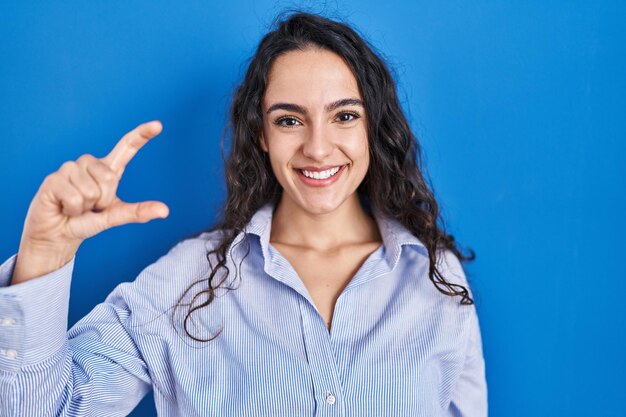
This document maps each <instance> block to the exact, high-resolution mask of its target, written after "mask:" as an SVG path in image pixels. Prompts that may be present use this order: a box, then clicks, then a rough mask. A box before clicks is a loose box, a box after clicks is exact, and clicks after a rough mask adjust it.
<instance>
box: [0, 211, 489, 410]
mask: <svg viewBox="0 0 626 417" xmlns="http://www.w3.org/2000/svg"><path fill="white" fill-rule="evenodd" d="M271 220H272V207H270V206H265V207H264V208H262V209H261V210H259V211H258V212H257V213H256V214H255V215H254V216H253V218H252V219H251V221H250V223H249V225H248V226H247V228H246V230H247V234H241V235H239V236H238V237H237V238H236V240H235V242H240V243H241V244H237V245H232V247H231V250H230V253H229V256H228V266H229V269H230V271H231V274H230V275H229V277H228V279H227V282H226V285H229V286H232V287H236V289H235V290H234V291H226V290H218V291H217V295H218V297H217V298H216V299H215V300H214V301H213V302H212V303H211V304H210V305H209V307H206V308H203V309H201V310H198V311H197V312H196V313H195V314H194V315H193V316H192V317H193V322H192V323H191V322H190V323H189V324H190V330H191V332H192V334H194V335H196V336H201V337H204V338H206V337H209V336H212V335H214V334H215V333H216V332H217V331H219V330H220V329H221V333H220V334H219V336H218V337H217V339H215V340H213V341H212V342H209V343H201V342H195V341H193V340H192V339H190V338H189V337H187V335H186V334H185V332H184V330H183V329H182V328H181V326H180V318H181V317H184V313H186V308H185V307H183V308H182V309H179V313H178V314H177V315H176V316H177V317H178V319H177V320H175V323H176V325H173V324H172V321H171V319H172V317H171V307H172V306H173V305H175V304H176V302H177V301H178V298H179V297H180V295H181V294H182V293H183V291H184V290H185V289H186V288H187V287H188V286H189V285H190V284H192V283H194V282H197V281H198V280H200V279H202V278H206V277H208V274H209V271H210V267H209V264H208V262H207V259H206V253H207V250H208V249H210V248H212V247H214V245H215V244H216V243H217V241H218V238H219V232H212V233H203V234H201V235H200V236H198V237H196V238H192V239H186V240H184V241H182V242H180V243H178V244H177V245H175V246H174V247H173V248H172V249H171V250H170V251H169V252H168V253H167V254H166V255H164V256H162V257H161V258H159V259H158V260H157V261H156V262H155V263H153V264H152V265H150V266H148V267H147V268H145V269H144V270H143V271H142V272H141V273H140V274H139V276H138V277H137V278H136V279H135V280H134V281H133V282H125V283H122V284H119V285H118V286H117V287H116V288H115V289H114V290H113V291H112V292H111V294H109V295H108V297H107V298H106V299H105V301H104V302H103V303H101V304H98V305H97V306H96V307H95V308H94V309H93V310H92V311H91V312H90V313H89V314H88V315H87V316H85V317H84V318H83V319H81V320H80V321H79V322H77V323H76V324H75V325H74V326H73V327H72V328H71V329H70V330H69V331H67V313H68V304H69V289H70V282H71V277H72V270H73V265H74V259H72V260H71V261H70V262H69V263H67V264H66V265H64V266H63V267H61V268H60V269H58V270H56V271H53V272H50V273H48V274H46V275H44V276H42V277H39V278H37V279H33V280H30V281H27V282H24V283H21V284H17V285H13V286H7V285H8V283H9V281H10V277H11V274H12V272H13V267H14V263H15V255H14V256H13V257H11V258H10V259H8V260H7V261H5V262H4V263H3V264H2V266H0V287H1V288H0V416H2V417H16V416H20V417H21V416H37V417H41V416H107V417H108V416H125V415H127V414H128V413H130V412H131V410H132V409H133V408H134V407H135V406H136V405H137V403H138V402H139V401H140V400H141V399H142V398H143V397H144V396H145V395H146V394H147V393H148V392H150V390H151V389H152V390H153V391H154V401H155V405H156V409H157V411H158V415H159V416H186V417H189V416H255V417H256V416H328V417H331V416H346V417H347V416H364V417H365V416H372V417H381V416H397V417H402V416H407V417H409V416H410V417H417V416H423V417H437V416H463V417H470V416H471V417H482V416H486V415H487V387H486V381H485V368H484V366H485V365H484V360H483V355H482V345H481V337H480V330H479V325H478V318H477V315H476V310H475V308H474V306H462V305H460V304H459V298H458V297H456V298H452V297H449V296H445V295H443V294H441V293H440V292H439V291H437V290H436V288H435V287H434V285H433V284H432V283H431V281H430V280H429V279H428V257H427V252H426V249H425V247H424V246H423V244H422V243H421V242H420V241H419V240H418V239H417V238H416V237H415V236H413V235H412V234H411V233H410V232H409V231H408V230H407V229H405V228H404V227H403V226H401V225H400V224H399V223H397V222H395V221H393V220H390V219H387V218H383V217H381V216H378V215H377V216H376V221H377V223H378V226H379V229H380V232H381V236H382V239H383V244H382V245H381V246H380V247H379V248H378V249H377V250H376V251H375V252H373V253H372V254H371V255H370V256H369V257H368V258H367V260H366V261H365V262H364V264H363V265H362V266H361V268H360V269H359V270H358V272H357V273H356V274H355V276H354V277H353V278H352V280H351V281H350V282H349V284H348V285H347V286H346V288H345V289H344V290H343V292H342V293H341V295H340V296H339V298H338V300H337V302H336V305H335V310H334V314H333V319H332V326H331V330H330V331H329V330H328V327H327V326H326V323H325V322H324V319H323V318H322V316H321V315H320V314H319V312H318V310H317V309H316V307H315V304H314V303H313V300H312V298H311V296H310V295H309V293H308V292H307V290H306V287H305V286H304V284H303V283H302V281H301V280H300V278H299V277H298V276H297V274H296V272H295V271H294V269H293V268H292V267H291V265H290V264H289V263H288V262H287V260H286V259H285V258H284V257H283V256H281V254H280V253H279V252H278V251H277V250H275V249H274V248H273V247H272V245H271V244H270V243H269V237H270V229H271ZM247 249H249V253H248V256H247V257H245V259H244V260H243V261H242V258H243V255H244V254H245V253H246V252H247ZM440 259H441V263H440V266H441V270H442V272H443V274H444V276H446V278H447V279H448V280H449V281H451V282H455V283H459V284H463V285H467V282H466V280H465V275H464V273H463V270H462V268H461V265H460V263H459V262H458V260H457V258H456V257H454V255H452V254H451V253H449V252H446V253H444V254H443V256H442V257H441V258H440ZM235 264H236V265H237V267H238V268H239V267H240V270H239V272H238V274H236V275H235V274H234V273H233V271H235ZM205 285H206V282H205ZM200 288H201V287H200V286H196V287H195V288H194V290H193V291H191V292H190V294H192V293H196V292H197V291H199V290H200ZM187 301H189V299H187ZM198 301H203V300H198Z"/></svg>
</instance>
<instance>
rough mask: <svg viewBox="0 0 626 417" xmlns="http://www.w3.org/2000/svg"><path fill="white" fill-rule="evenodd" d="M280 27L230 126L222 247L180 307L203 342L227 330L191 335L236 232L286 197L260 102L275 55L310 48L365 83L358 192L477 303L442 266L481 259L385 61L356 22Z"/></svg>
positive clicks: (451, 290) (253, 68) (253, 69)
mask: <svg viewBox="0 0 626 417" xmlns="http://www.w3.org/2000/svg"><path fill="white" fill-rule="evenodd" d="M274 27H275V29H274V30H273V31H271V32H269V33H267V34H266V35H265V36H264V37H263V39H262V40H261V42H260V44H259V46H258V48H257V50H256V53H255V54H254V56H253V57H252V60H251V61H250V64H249V66H248V69H247V72H246V74H245V77H244V79H243V81H242V83H241V84H240V85H239V87H238V88H237V90H236V91H235V93H234V96H233V100H232V104H231V107H230V116H229V123H228V126H227V128H228V131H229V132H228V133H230V136H231V138H232V139H231V143H230V151H229V152H228V155H227V157H226V160H225V176H226V185H227V199H226V202H225V204H224V207H223V209H222V213H221V219H220V220H219V221H218V222H217V223H216V224H215V225H214V226H213V227H212V228H210V229H209V230H210V231H212V230H220V231H221V232H222V233H221V235H220V240H219V242H218V244H217V245H216V246H215V247H214V248H213V249H212V250H210V251H209V252H208V253H207V255H206V256H207V260H208V262H209V265H210V266H211V272H210V274H209V276H208V277H206V278H204V279H202V280H201V281H198V282H196V283H194V284H192V285H191V286H190V287H189V288H187V290H186V291H185V292H184V293H183V295H182V296H181V297H180V299H179V301H178V304H177V305H176V308H178V307H182V306H186V307H189V309H188V310H187V313H186V316H185V318H184V320H183V327H184V329H185V332H186V333H187V335H188V336H189V337H191V338H192V339H194V340H196V341H199V342H207V341H211V340H213V339H214V338H215V337H217V336H218V335H219V333H220V332H218V333H217V334H216V335H214V336H213V337H210V338H208V339H202V338H197V337H195V336H193V335H192V334H191V333H190V332H189V329H188V323H189V320H190V319H191V317H192V314H193V313H194V312H195V311H196V310H199V309H202V308H204V307H207V306H208V305H209V304H211V302H212V301H213V300H214V299H215V295H216V293H215V291H216V289H217V288H220V285H221V284H223V283H224V282H225V281H226V277H227V276H228V274H229V273H231V271H230V270H229V268H228V266H227V262H226V258H227V253H228V251H229V248H230V247H231V245H232V244H233V241H234V239H235V237H236V236H237V235H239V234H240V233H242V232H243V233H245V226H246V224H247V223H248V222H249V221H250V219H251V218H252V215H253V214H254V213H255V212H256V211H257V210H258V209H259V208H261V207H262V206H263V205H265V204H266V203H270V202H271V203H274V204H277V203H278V201H279V199H280V196H281V192H282V189H281V187H280V185H279V184H278V181H277V180H276V177H275V176H274V173H273V171H272V168H271V165H270V162H269V158H268V156H267V153H265V152H263V151H262V149H261V147H260V145H259V137H260V135H261V133H262V131H263V116H262V110H261V104H262V100H263V95H264V93H265V89H266V87H267V77H268V73H269V71H270V67H271V66H272V63H273V62H274V60H275V59H276V58H277V57H278V56H280V55H283V54H285V53H288V52H289V51H294V50H304V49H307V48H310V47H316V48H322V49H325V50H328V51H332V52H334V53H336V54H338V55H339V56H341V57H343V59H344V61H345V62H346V64H347V65H348V66H349V67H350V69H351V70H352V73H353V75H354V76H355V78H356V80H357V83H358V86H359V88H360V92H361V96H362V98H363V102H364V106H365V114H366V117H367V129H368V132H367V133H368V141H369V150H370V165H369V170H368V172H367V174H366V176H365V179H364V180H363V183H362V184H361V185H360V186H359V188H358V191H357V192H358V193H359V197H360V198H361V200H362V201H364V202H365V203H366V204H367V205H369V207H370V208H371V209H375V210H377V211H378V212H379V213H381V214H382V215H385V216H388V217H391V218H393V219H396V220H397V221H399V222H400V223H401V224H402V225H404V226H405V227H406V228H407V229H408V230H410V231H411V232H412V233H413V234H414V235H415V236H417V237H418V238H419V239H420V241H421V242H422V243H423V244H424V245H425V246H426V249H427V250H428V257H429V264H430V265H429V271H428V276H429V278H430V280H431V281H432V283H433V284H434V285H435V287H436V288H437V290H439V291H440V292H441V293H442V294H444V295H446V296H458V297H460V303H461V304H464V305H470V304H473V300H472V298H471V297H470V295H469V292H468V289H467V288H465V287H464V286H462V285H459V284H454V283H450V282H448V281H446V279H445V277H444V276H443V275H442V274H441V272H440V271H439V268H438V257H439V256H441V251H442V250H446V249H447V250H450V251H452V252H453V253H454V254H455V255H456V256H457V257H458V258H459V260H461V261H467V260H472V259H474V253H473V251H470V254H469V255H464V254H463V253H462V251H461V250H460V249H459V247H458V246H457V244H456V242H455V240H454V238H453V236H451V235H449V234H447V233H446V232H445V230H444V226H443V222H442V220H441V219H440V213H439V206H438V205H437V202H436V201H435V198H434V195H433V193H432V191H431V188H430V187H429V186H428V183H427V181H426V179H425V176H424V172H423V169H422V157H421V149H420V146H419V144H418V142H417V140H416V138H415V136H414V135H413V133H412V132H411V129H410V127H409V124H408V122H407V120H406V118H405V116H404V113H403V112H402V109H401V107H400V103H399V101H398V97H397V92H396V85H395V82H394V80H393V78H392V76H391V73H390V71H389V69H388V68H387V66H386V64H385V63H384V62H383V60H382V59H381V58H380V57H379V56H378V55H377V54H376V53H375V52H374V50H373V48H372V47H371V46H369V45H368V43H367V42H366V41H365V40H364V39H362V37H361V36H359V34H357V33H356V31H355V30H354V29H352V28H351V27H350V26H348V25H346V24H343V23H340V22H336V21H333V20H329V19H327V18H325V17H322V16H320V15H316V14H310V13H304V12H299V11H297V12H289V13H287V14H286V15H282V17H280V16H279V18H278V19H276V20H275V23H274ZM225 137H226V135H225ZM201 233H203V232H200V233H198V235H199V234H201ZM248 250H249V248H248ZM239 265H240V264H239ZM234 272H235V274H236V273H237V271H234ZM218 280H219V282H217V281H218ZM198 285H199V286H200V287H201V289H200V291H199V292H197V293H195V294H193V296H192V297H191V299H190V301H189V302H183V299H185V297H186V296H187V294H188V293H189V292H190V291H191V290H192V288H195V287H196V286H198ZM227 289H233V288H227Z"/></svg>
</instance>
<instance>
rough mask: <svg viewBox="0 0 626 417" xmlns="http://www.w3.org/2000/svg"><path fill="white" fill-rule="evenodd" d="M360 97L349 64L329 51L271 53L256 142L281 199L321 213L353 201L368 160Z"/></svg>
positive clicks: (283, 201) (294, 205)
mask: <svg viewBox="0 0 626 417" xmlns="http://www.w3.org/2000/svg"><path fill="white" fill-rule="evenodd" d="M362 100H363V99H362V97H361V94H360V92H359V88H358V84H357V81H356V79H355V78H354V75H352V72H351V71H350V68H349V67H348V66H347V65H346V63H345V62H344V61H343V60H342V58H341V57H340V56H339V55H337V54H335V53H333V52H330V51H326V50H322V49H316V48H311V49H307V50H305V51H293V52H288V53H286V54H284V55H281V56H280V57H278V58H277V59H276V60H275V61H274V63H273V65H272V67H271V69H270V72H269V74H268V85H267V88H266V92H265V96H264V97H263V134H262V136H261V138H260V146H261V148H262V149H263V150H264V151H265V152H268V154H269V158H270V162H271V165H272V170H273V171H274V174H275V176H276V178H277V180H278V182H279V183H280V185H281V186H282V188H283V194H282V199H281V202H280V204H281V206H282V205H284V204H287V205H289V206H290V207H291V208H293V209H301V210H304V211H306V212H307V213H311V214H324V213H330V212H333V211H334V210H337V209H339V208H340V207H342V206H343V205H344V204H346V202H349V203H354V202H355V201H358V197H357V194H356V190H357V188H358V186H359V184H361V182H362V181H363V178H364V177H365V174H366V173H367V169H368V166H369V147H368V141H367V124H366V123H367V122H366V117H365V116H366V115H365V108H364V107H363V103H362Z"/></svg>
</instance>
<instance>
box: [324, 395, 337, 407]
mask: <svg viewBox="0 0 626 417" xmlns="http://www.w3.org/2000/svg"><path fill="white" fill-rule="evenodd" d="M335 401H337V398H335V396H334V395H333V394H331V393H328V394H326V403H327V404H330V405H333V404H335Z"/></svg>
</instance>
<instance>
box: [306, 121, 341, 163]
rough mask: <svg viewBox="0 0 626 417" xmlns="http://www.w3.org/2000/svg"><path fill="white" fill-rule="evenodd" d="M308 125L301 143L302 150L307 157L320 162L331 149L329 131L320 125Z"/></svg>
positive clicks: (332, 146) (331, 143)
mask: <svg viewBox="0 0 626 417" xmlns="http://www.w3.org/2000/svg"><path fill="white" fill-rule="evenodd" d="M310 126H311V127H310V128H309V129H308V132H307V135H306V137H305V139H304V144H303V145H302V152H303V153H304V156H306V157H307V158H309V159H312V160H314V161H320V162H321V161H323V160H324V159H326V158H327V157H328V156H329V155H330V154H331V153H332V151H333V148H334V144H333V141H332V139H331V137H330V135H331V133H330V132H329V131H328V130H326V129H324V128H323V127H321V126H313V125H310Z"/></svg>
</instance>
